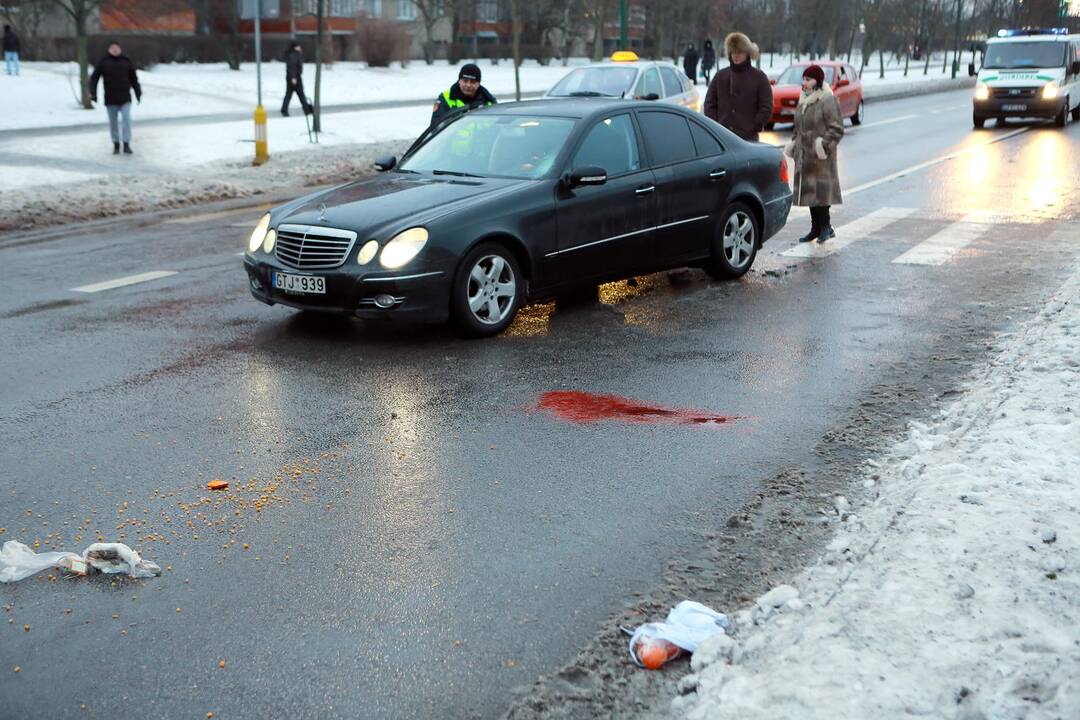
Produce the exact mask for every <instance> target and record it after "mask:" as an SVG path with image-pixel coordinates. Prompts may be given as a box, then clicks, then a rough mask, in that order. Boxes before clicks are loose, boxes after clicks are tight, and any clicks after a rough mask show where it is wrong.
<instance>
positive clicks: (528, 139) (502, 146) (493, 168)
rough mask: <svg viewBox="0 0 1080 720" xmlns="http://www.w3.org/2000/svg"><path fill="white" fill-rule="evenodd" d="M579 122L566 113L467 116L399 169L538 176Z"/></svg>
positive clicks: (444, 172) (441, 172) (448, 126)
mask: <svg viewBox="0 0 1080 720" xmlns="http://www.w3.org/2000/svg"><path fill="white" fill-rule="evenodd" d="M575 122H576V121H575V120H572V119H570V118H560V117H542V116H537V117H530V116H524V115H501V114H492V113H478V114H475V115H474V114H466V115H463V116H462V117H460V118H459V119H458V120H456V121H454V122H452V123H450V124H449V125H447V126H446V127H444V128H443V129H441V130H440V131H439V132H438V133H436V134H435V135H434V136H432V137H431V138H429V139H428V141H427V142H426V143H424V144H423V145H421V146H420V147H419V148H417V150H416V151H415V152H414V153H413V154H412V155H411V156H409V157H408V158H407V159H406V160H405V161H404V162H402V164H401V165H400V167H399V168H398V169H399V170H401V171H404V172H409V171H412V172H421V173H426V172H429V173H433V174H437V175H459V176H465V177H504V178H515V179H522V180H535V179H536V178H540V177H543V176H544V175H546V174H547V173H548V172H549V171H550V170H551V167H552V165H554V163H555V158H556V157H557V156H558V154H559V151H560V150H561V149H562V146H563V143H564V142H566V138H567V136H568V135H569V134H570V131H571V130H572V129H573V127H574V123H575Z"/></svg>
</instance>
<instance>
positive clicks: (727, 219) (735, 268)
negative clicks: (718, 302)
mask: <svg viewBox="0 0 1080 720" xmlns="http://www.w3.org/2000/svg"><path fill="white" fill-rule="evenodd" d="M759 232H760V231H759V229H758V222H757V219H756V218H755V217H754V211H753V210H751V209H750V208H749V207H748V206H746V205H745V204H743V203H741V202H735V203H732V204H731V205H729V206H728V208H727V210H726V211H724V214H723V216H722V217H721V220H720V223H719V225H717V226H716V229H715V233H716V234H715V236H714V240H713V248H712V257H711V258H710V259H709V261H708V262H707V263H706V264H705V271H706V272H707V273H709V275H711V276H712V277H714V278H717V279H720V280H731V279H734V278H737V277H739V276H741V275H743V274H745V273H746V271H747V270H749V269H750V266H751V265H753V264H754V258H755V257H756V256H757V246H758V233H759Z"/></svg>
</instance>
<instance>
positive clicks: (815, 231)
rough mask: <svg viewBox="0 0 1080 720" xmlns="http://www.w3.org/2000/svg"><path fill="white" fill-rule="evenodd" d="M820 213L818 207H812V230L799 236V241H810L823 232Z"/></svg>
mask: <svg viewBox="0 0 1080 720" xmlns="http://www.w3.org/2000/svg"><path fill="white" fill-rule="evenodd" d="M818 214H819V213H818V208H816V207H812V208H810V232H808V233H806V234H805V235H803V236H802V237H801V238H799V242H801V243H804V242H810V241H811V240H814V239H816V238H817V236H818V235H819V234H820V233H821V223H820V222H819V220H818Z"/></svg>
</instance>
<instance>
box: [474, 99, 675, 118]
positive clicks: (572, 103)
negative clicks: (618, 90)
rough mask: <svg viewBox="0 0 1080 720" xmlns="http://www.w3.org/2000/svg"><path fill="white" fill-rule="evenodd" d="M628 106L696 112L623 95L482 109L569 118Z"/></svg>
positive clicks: (530, 102) (505, 105)
mask: <svg viewBox="0 0 1080 720" xmlns="http://www.w3.org/2000/svg"><path fill="white" fill-rule="evenodd" d="M628 108H633V109H638V110H649V109H653V110H655V109H662V110H669V111H670V110H677V111H680V112H686V113H688V114H691V115H694V114H696V113H691V112H690V111H689V110H686V109H684V108H682V107H681V106H679V105H670V104H667V103H664V104H662V105H657V103H656V101H650V100H628V99H622V98H599V97H597V98H593V97H574V98H548V99H545V100H524V101H522V102H509V103H502V104H499V105H491V106H489V107H486V108H483V109H482V110H479V111H474V112H484V113H496V114H500V115H541V116H548V117H567V118H574V119H581V118H589V117H592V116H593V115H605V114H607V113H611V112H615V111H625V110H627V109H628Z"/></svg>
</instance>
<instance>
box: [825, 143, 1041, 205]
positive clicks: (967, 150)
mask: <svg viewBox="0 0 1080 720" xmlns="http://www.w3.org/2000/svg"><path fill="white" fill-rule="evenodd" d="M1030 129H1031V128H1029V127H1023V128H1019V129H1017V130H1013V131H1012V132H1007V133H1005V134H1004V135H999V136H998V137H996V138H994V139H993V140H990V141H988V142H984V143H979V144H978V145H972V146H971V147H966V148H964V149H963V150H957V151H956V152H954V153H949V154H948V155H942V156H941V157H939V158H934V159H933V160H927V161H926V162H921V163H919V164H918V165H912V166H911V167H908V168H904V169H903V170H900V171H898V172H894V173H892V174H890V175H886V176H885V177H880V178H878V179H877V180H871V181H870V182H868V183H863V184H862V185H857V186H855V187H853V188H851V189H850V190H845V191H844V194H845V195H854V194H855V193H861V192H862V191H863V190H869V189H870V188H875V187H877V186H878V185H884V184H885V183H887V182H892V181H893V180H896V179H898V178H902V177H904V176H905V175H911V174H912V173H916V172H918V171H920V170H925V169H926V168H929V167H933V166H935V165H940V164H941V163H943V162H948V161H949V160H955V159H956V158H958V157H963V156H964V155H968V154H970V153H973V152H976V151H978V150H982V149H983V148H985V147H986V146H987V145H993V144H995V143H999V142H1004V141H1005V140H1008V139H1010V138H1014V137H1016V136H1017V135H1020V134H1022V133H1026V132H1027V131H1028V130H1030Z"/></svg>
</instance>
